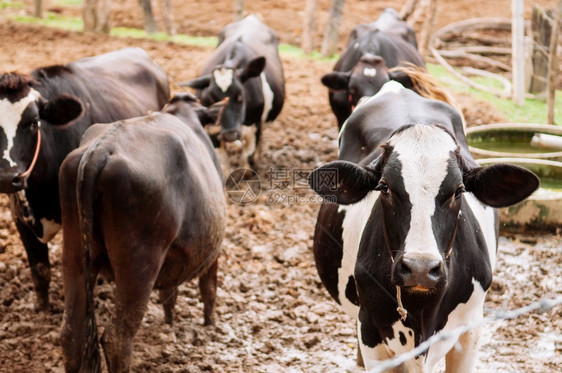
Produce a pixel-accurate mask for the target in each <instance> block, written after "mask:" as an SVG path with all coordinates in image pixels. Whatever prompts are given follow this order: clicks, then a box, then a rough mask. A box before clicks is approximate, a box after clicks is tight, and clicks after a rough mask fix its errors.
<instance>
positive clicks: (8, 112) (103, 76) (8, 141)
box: [0, 48, 169, 309]
mask: <svg viewBox="0 0 562 373" xmlns="http://www.w3.org/2000/svg"><path fill="white" fill-rule="evenodd" d="M168 99H169V87H168V80H167V76H166V72H165V71H164V70H163V69H161V68H160V67H159V66H157V65H156V64H154V63H153V62H152V59H151V58H150V56H149V55H148V54H147V53H146V52H145V51H144V50H142V49H140V48H135V49H123V50H120V51H116V52H112V53H108V54H104V55H101V56H97V57H90V58H84V59H81V60H78V61H76V62H71V63H68V64H66V65H56V66H48V67H42V68H38V69H35V70H33V71H32V72H31V74H30V75H21V74H17V73H6V74H1V75H0V149H1V151H2V152H3V153H2V157H1V160H0V193H9V194H10V198H11V202H12V203H11V205H12V215H13V217H14V220H15V222H16V226H17V229H18V231H19V233H20V236H21V239H22V241H23V244H24V246H25V250H26V252H27V255H28V259H29V264H30V266H31V277H32V280H33V285H34V287H35V292H36V308H37V309H45V308H47V307H48V306H49V295H48V294H49V281H50V264H49V256H48V247H47V243H48V242H49V241H50V240H51V239H52V238H53V237H54V235H55V234H56V233H57V232H58V230H59V229H60V224H61V217H60V203H59V194H58V193H59V189H58V170H59V166H60V164H61V163H62V161H63V159H64V157H65V156H66V155H67V154H68V153H69V152H70V151H71V150H72V149H74V148H76V147H77V146H78V144H79V142H80V137H81V136H82V133H83V132H84V131H85V130H86V128H88V127H89V126H90V125H91V124H92V123H95V122H113V121H115V120H118V119H123V118H129V117H133V116H138V115H143V114H146V113H147V112H148V111H149V110H159V109H161V108H162V106H164V104H165V103H166V102H167V101H168ZM70 124H72V126H70ZM61 125H62V126H63V127H65V128H62V127H61ZM57 126H58V127H59V128H57Z"/></svg>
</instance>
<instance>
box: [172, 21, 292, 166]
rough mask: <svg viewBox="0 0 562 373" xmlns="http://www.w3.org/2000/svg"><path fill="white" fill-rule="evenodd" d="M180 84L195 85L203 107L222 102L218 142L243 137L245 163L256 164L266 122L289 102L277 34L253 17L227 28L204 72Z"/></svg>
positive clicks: (215, 137)
mask: <svg viewBox="0 0 562 373" xmlns="http://www.w3.org/2000/svg"><path fill="white" fill-rule="evenodd" d="M182 85H183V86H189V87H192V88H195V89H196V95H197V97H198V98H199V99H200V100H201V103H202V104H203V105H205V106H211V105H213V104H215V103H218V102H221V101H223V105H224V107H223V109H222V117H221V122H220V123H218V124H219V125H220V130H219V133H217V134H213V140H214V144H215V146H216V147H218V146H219V145H220V143H221V142H222V143H224V142H233V141H236V140H240V139H242V144H244V150H243V159H242V160H241V161H242V162H243V165H247V164H253V162H254V161H255V159H256V158H257V157H258V156H259V145H260V137H261V131H262V125H263V124H264V123H265V122H271V121H273V120H274V119H275V118H277V116H278V115H279V113H280V112H281V109H282V107H283V102H284V100H285V79H284V76H283V66H282V65H281V60H280V58H279V54H278V42H277V36H276V35H275V33H274V31H273V30H272V29H271V28H269V27H268V26H266V25H265V24H263V23H262V22H261V21H260V20H259V19H258V17H256V16H255V15H249V16H248V17H246V18H244V19H243V20H241V21H238V22H234V23H231V24H229V25H227V26H225V27H224V28H223V29H222V30H221V32H220V35H219V41H218V46H217V48H216V49H215V51H214V52H213V54H212V55H211V56H210V58H209V59H208V60H207V61H206V63H205V65H204V67H203V69H202V71H201V74H200V76H199V77H198V78H195V79H192V80H190V81H188V82H185V83H182Z"/></svg>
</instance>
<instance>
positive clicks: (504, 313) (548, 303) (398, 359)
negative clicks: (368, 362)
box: [368, 296, 562, 373]
mask: <svg viewBox="0 0 562 373" xmlns="http://www.w3.org/2000/svg"><path fill="white" fill-rule="evenodd" d="M560 304H562V296H560V297H557V298H554V299H541V300H540V301H537V302H534V303H531V304H529V305H527V306H524V307H521V308H517V309H514V310H500V311H494V312H493V313H492V314H491V315H489V316H487V317H485V318H483V319H482V320H479V321H475V322H472V323H468V324H466V325H464V326H461V327H459V328H456V329H453V330H442V331H440V332H438V333H436V334H434V335H433V336H431V337H430V338H429V339H427V340H426V341H424V342H422V343H420V344H419V345H418V346H417V347H416V348H414V349H413V350H411V351H408V352H406V353H403V354H400V355H397V356H395V357H393V358H392V359H387V360H384V361H382V362H381V363H380V364H379V365H377V366H376V367H374V368H372V369H370V370H369V371H368V372H369V373H381V372H384V371H386V370H389V369H393V368H396V367H398V366H400V365H401V364H403V363H405V362H406V361H408V360H410V359H414V358H415V357H416V356H418V355H420V354H422V353H424V352H426V351H427V350H428V349H429V348H430V347H431V346H432V345H433V344H435V343H437V342H439V341H444V340H447V339H451V338H454V339H458V338H459V337H460V336H461V335H462V334H464V333H466V332H468V331H470V330H473V329H476V328H478V327H480V326H482V325H484V324H488V323H492V322H495V321H498V320H510V319H514V318H517V317H519V316H521V315H525V314H527V313H531V312H537V313H544V312H547V311H549V310H551V309H553V308H554V307H556V306H558V305H560Z"/></svg>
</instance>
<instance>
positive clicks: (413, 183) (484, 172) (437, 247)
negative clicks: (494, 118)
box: [310, 125, 539, 293]
mask: <svg viewBox="0 0 562 373" xmlns="http://www.w3.org/2000/svg"><path fill="white" fill-rule="evenodd" d="M382 147H383V153H382V155H381V156H380V157H378V158H377V159H376V160H375V161H373V162H372V163H371V164H370V165H369V166H367V167H363V166H359V165H356V164H354V163H350V162H346V161H335V162H331V163H328V164H326V165H325V166H322V167H320V168H318V169H316V170H315V171H313V172H312V174H311V177H310V185H311V187H312V189H314V190H315V191H316V192H317V193H318V194H320V195H321V196H323V197H324V198H326V199H327V200H331V201H334V200H335V201H336V202H337V203H339V204H352V203H356V202H358V201H360V200H361V199H363V198H364V197H365V196H366V195H367V193H369V192H371V191H378V192H379V193H380V195H379V200H378V202H377V203H376V204H375V207H374V208H382V218H383V222H382V226H383V230H384V232H382V233H383V234H384V238H385V241H386V244H387V246H388V250H389V253H390V255H391V258H392V262H393V264H392V269H391V272H390V273H391V281H392V282H393V284H394V285H397V286H403V287H404V288H405V289H406V290H407V291H409V292H412V293H418V292H426V293H436V292H438V290H439V289H442V288H444V286H445V285H446V283H447V268H448V266H447V263H448V257H449V255H450V253H451V248H452V245H453V241H454V238H455V233H456V228H457V222H458V220H459V215H460V211H461V206H462V204H463V203H467V202H466V201H465V199H464V198H463V196H462V195H463V193H465V192H468V193H473V194H474V196H475V197H476V198H478V199H479V200H480V201H481V202H483V203H484V204H486V205H489V206H492V207H504V206H508V205H512V204H514V203H517V202H519V201H521V200H523V199H525V198H526V197H528V196H529V195H530V194H531V193H532V192H533V191H535V190H536V189H537V187H538V185H539V181H538V178H537V176H536V175H535V174H533V173H532V172H530V171H528V170H526V169H524V168H521V167H518V166H515V165H510V164H494V165H490V166H487V167H477V168H469V167H468V166H467V165H466V163H465V162H464V161H463V159H462V157H461V156H460V151H459V147H458V145H457V143H456V141H455V139H454V138H453V136H452V135H451V134H450V133H449V132H448V131H446V130H445V129H444V128H443V127H441V126H438V125H409V126H405V127H402V128H401V129H399V130H398V131H396V132H395V133H394V134H393V135H392V136H391V138H390V139H389V141H388V142H387V143H386V144H384V145H383V146H382ZM330 172H331V173H332V174H334V175H332V176H335V179H334V178H331V179H330V180H336V182H334V183H326V182H325V181H326V180H327V178H325V177H324V178H321V176H322V175H326V174H327V173H330ZM365 229H369V227H368V226H367V227H366V228H365Z"/></svg>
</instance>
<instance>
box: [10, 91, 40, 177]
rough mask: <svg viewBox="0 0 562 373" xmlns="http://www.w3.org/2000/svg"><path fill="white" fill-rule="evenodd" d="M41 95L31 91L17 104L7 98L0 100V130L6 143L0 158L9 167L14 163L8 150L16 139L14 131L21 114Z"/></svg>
mask: <svg viewBox="0 0 562 373" xmlns="http://www.w3.org/2000/svg"><path fill="white" fill-rule="evenodd" d="M40 96H41V95H40V94H39V92H37V91H36V90H34V89H32V90H30V91H29V94H28V95H27V96H25V97H24V98H22V99H21V100H19V101H17V102H10V101H9V100H8V99H7V98H3V99H1V100H0V113H1V115H0V128H2V129H3V130H4V134H5V135H6V140H7V142H8V144H7V146H6V149H4V152H3V154H2V158H3V159H5V160H7V161H8V162H9V163H10V166H15V165H16V163H15V162H14V161H13V160H12V159H11V158H10V154H9V153H10V150H11V149H12V148H13V147H14V140H15V138H16V131H17V129H18V124H19V123H20V122H21V119H22V115H23V112H24V111H25V109H26V108H27V106H28V105H29V104H30V103H32V102H33V101H35V100H37V98H38V97H40Z"/></svg>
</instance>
